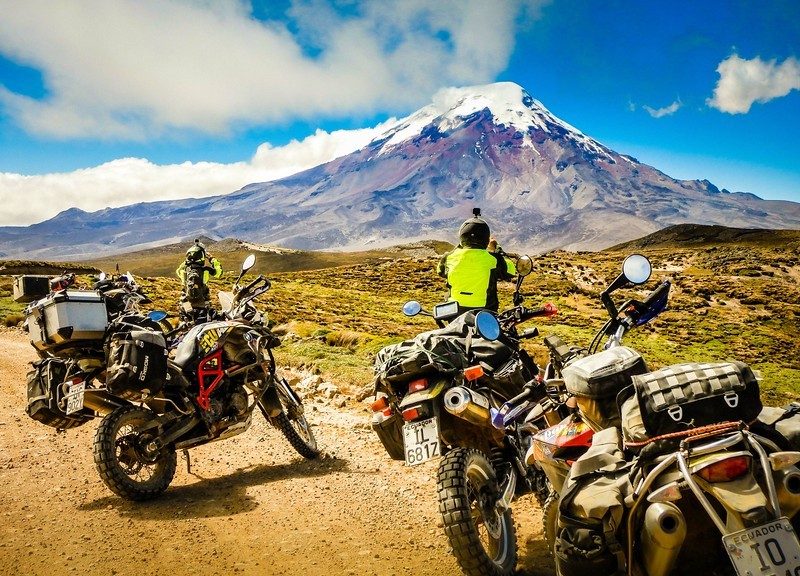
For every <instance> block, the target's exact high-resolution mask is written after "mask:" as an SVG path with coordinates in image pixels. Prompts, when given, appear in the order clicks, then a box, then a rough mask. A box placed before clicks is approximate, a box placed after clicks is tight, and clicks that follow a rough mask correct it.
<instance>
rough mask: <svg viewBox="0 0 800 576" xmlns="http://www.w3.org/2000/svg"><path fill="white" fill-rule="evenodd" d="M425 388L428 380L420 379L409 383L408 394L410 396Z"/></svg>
mask: <svg viewBox="0 0 800 576" xmlns="http://www.w3.org/2000/svg"><path fill="white" fill-rule="evenodd" d="M427 387H428V379H427V378H420V379H419V380H414V381H412V382H409V384H408V393H409V394H411V393H412V392H419V391H420V390H425V389H426V388H427Z"/></svg>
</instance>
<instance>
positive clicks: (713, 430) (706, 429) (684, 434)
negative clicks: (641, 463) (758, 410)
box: [625, 422, 747, 449]
mask: <svg viewBox="0 0 800 576" xmlns="http://www.w3.org/2000/svg"><path fill="white" fill-rule="evenodd" d="M742 427H744V428H747V424H745V423H744V422H720V423H719V424H709V425H708V426H700V427H699V428H692V429H691V430H681V431H679V432H670V433H669V434H662V435H661V436H653V437H652V438H648V439H647V440H642V441H641V442H625V448H626V449H638V448H643V447H644V446H647V445H648V444H652V443H653V442H658V441H659V440H672V439H675V438H690V439H692V440H698V439H700V438H705V437H706V436H712V435H714V434H717V433H719V432H727V431H729V430H730V431H733V430H738V429H741V428H742Z"/></svg>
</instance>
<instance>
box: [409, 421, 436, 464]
mask: <svg viewBox="0 0 800 576" xmlns="http://www.w3.org/2000/svg"><path fill="white" fill-rule="evenodd" d="M403 445H404V447H405V451H406V464H407V465H409V466H416V465H417V464H422V463H423V462H427V461H428V460H430V459H431V458H434V457H436V456H439V454H440V451H439V422H438V421H437V419H436V418H428V419H427V420H420V421H419V422H406V423H405V424H404V425H403Z"/></svg>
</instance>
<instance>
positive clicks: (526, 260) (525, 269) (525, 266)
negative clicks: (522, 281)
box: [516, 255, 533, 276]
mask: <svg viewBox="0 0 800 576" xmlns="http://www.w3.org/2000/svg"><path fill="white" fill-rule="evenodd" d="M516 266H517V274H519V275H520V276H527V275H528V274H530V273H531V271H532V270H533V260H531V257H530V256H527V255H525V256H520V257H519V258H517V264H516Z"/></svg>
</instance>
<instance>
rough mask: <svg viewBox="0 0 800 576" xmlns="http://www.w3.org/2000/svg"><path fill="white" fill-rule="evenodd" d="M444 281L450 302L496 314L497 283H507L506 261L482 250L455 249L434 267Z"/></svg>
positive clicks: (497, 304)
mask: <svg viewBox="0 0 800 576" xmlns="http://www.w3.org/2000/svg"><path fill="white" fill-rule="evenodd" d="M437 272H438V273H439V276H442V277H444V278H447V286H448V288H450V300H455V301H456V302H458V305H459V306H461V307H464V308H488V309H489V310H495V311H497V308H498V307H499V302H498V300H497V280H498V279H502V280H507V279H509V277H510V276H509V274H508V270H507V266H506V260H505V258H503V257H502V256H501V255H500V254H493V253H492V252H488V251H487V250H484V249H483V248H456V249H455V250H453V251H452V252H449V253H447V254H445V255H444V256H443V257H442V259H441V260H440V261H439V266H438V267H437Z"/></svg>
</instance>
